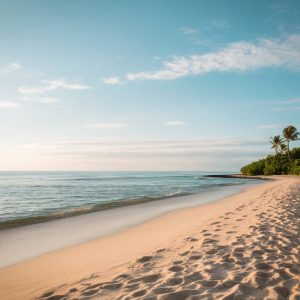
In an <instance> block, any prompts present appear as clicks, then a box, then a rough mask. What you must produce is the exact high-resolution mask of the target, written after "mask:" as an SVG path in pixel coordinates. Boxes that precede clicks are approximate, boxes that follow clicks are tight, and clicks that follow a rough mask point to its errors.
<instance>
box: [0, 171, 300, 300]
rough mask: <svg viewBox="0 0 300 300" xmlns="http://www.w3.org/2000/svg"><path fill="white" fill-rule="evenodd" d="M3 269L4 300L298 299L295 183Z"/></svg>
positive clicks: (283, 182) (282, 181)
mask: <svg viewBox="0 0 300 300" xmlns="http://www.w3.org/2000/svg"><path fill="white" fill-rule="evenodd" d="M274 178H275V180H274V181H271V182H270V181H268V182H266V183H264V184H262V185H257V186H253V187H250V188H247V189H246V190H245V191H243V192H241V193H239V194H236V195H233V196H230V197H226V198H224V199H222V200H219V201H216V202H213V203H210V204H205V205H201V206H198V207H194V208H186V209H180V210H177V211H174V212H170V213H167V214H164V215H162V216H160V217H157V218H155V219H153V220H150V221H147V222H145V223H143V224H140V225H137V226H135V227H133V228H130V229H127V230H125V231H122V232H119V233H116V234H113V235H111V236H108V237H104V238H101V239H98V240H94V241H91V242H88V243H84V244H80V245H77V246H72V247H68V248H65V249H62V250H59V251H55V252H51V253H49V254H45V255H41V256H38V257H36V258H33V259H30V260H28V261H25V262H22V263H18V264H15V265H12V266H9V267H4V268H1V269H0V299H14V300H18V299H32V298H34V299H48V300H50V299H51V300H55V299H149V300H150V299H165V300H166V299H167V300H177V299H300V219H299V218H300V178H299V177H295V176H276V177H274Z"/></svg>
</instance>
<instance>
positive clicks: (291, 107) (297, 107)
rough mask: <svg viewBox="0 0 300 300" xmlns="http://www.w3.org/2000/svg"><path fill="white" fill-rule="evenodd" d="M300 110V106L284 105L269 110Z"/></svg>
mask: <svg viewBox="0 0 300 300" xmlns="http://www.w3.org/2000/svg"><path fill="white" fill-rule="evenodd" d="M295 110H300V106H285V107H284V106H282V107H274V108H270V109H269V111H295Z"/></svg>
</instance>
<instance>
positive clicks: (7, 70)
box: [0, 63, 22, 74]
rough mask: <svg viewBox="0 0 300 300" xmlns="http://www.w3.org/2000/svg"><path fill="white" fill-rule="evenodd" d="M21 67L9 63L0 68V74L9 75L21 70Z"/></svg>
mask: <svg viewBox="0 0 300 300" xmlns="http://www.w3.org/2000/svg"><path fill="white" fill-rule="evenodd" d="M21 68H22V66H21V65H20V64H18V63H11V64H8V65H5V66H2V67H0V74H4V73H10V72H13V71H16V70H19V69H21Z"/></svg>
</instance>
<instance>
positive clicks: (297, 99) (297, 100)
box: [280, 98, 300, 104]
mask: <svg viewBox="0 0 300 300" xmlns="http://www.w3.org/2000/svg"><path fill="white" fill-rule="evenodd" d="M280 103H281V104H295V103H300V98H292V99H288V100H285V101H281V102H280Z"/></svg>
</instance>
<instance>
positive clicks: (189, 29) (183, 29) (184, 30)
mask: <svg viewBox="0 0 300 300" xmlns="http://www.w3.org/2000/svg"><path fill="white" fill-rule="evenodd" d="M179 30H180V31H181V32H182V33H183V34H186V35H189V34H195V33H197V32H198V30H197V29H195V28H192V27H181V28H179Z"/></svg>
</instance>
